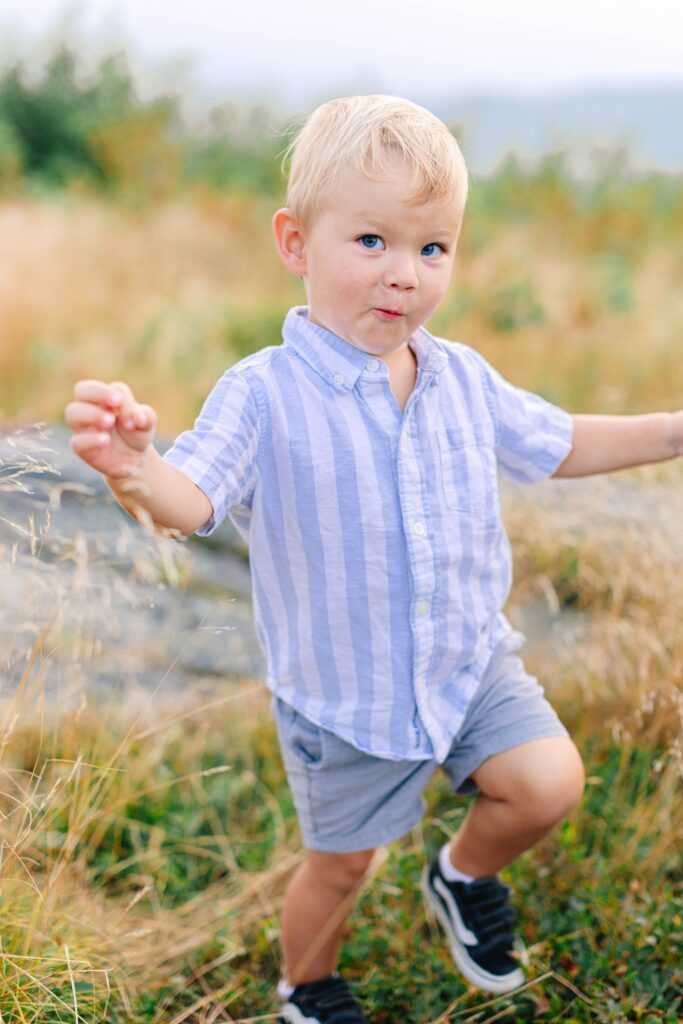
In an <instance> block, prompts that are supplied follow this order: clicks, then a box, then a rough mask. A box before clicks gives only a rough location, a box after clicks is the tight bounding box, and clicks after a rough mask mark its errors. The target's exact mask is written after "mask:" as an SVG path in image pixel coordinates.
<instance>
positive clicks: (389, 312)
mask: <svg viewBox="0 0 683 1024" xmlns="http://www.w3.org/2000/svg"><path fill="white" fill-rule="evenodd" d="M374 312H375V313H377V315H378V316H380V317H382V319H383V320H399V319H400V318H401V317H402V316H405V313H399V312H398V311H397V310H395V309H382V308H381V307H379V306H376V307H375V309H374Z"/></svg>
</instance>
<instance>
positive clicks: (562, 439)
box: [475, 353, 574, 483]
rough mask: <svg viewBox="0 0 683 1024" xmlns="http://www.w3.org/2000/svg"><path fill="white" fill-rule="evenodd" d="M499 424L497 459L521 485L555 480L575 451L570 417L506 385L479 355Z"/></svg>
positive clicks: (497, 424)
mask: <svg viewBox="0 0 683 1024" xmlns="http://www.w3.org/2000/svg"><path fill="white" fill-rule="evenodd" d="M475 355H476V357H477V361H478V362H479V365H480V369H481V372H482V374H483V376H484V383H485V386H486V388H487V391H488V398H489V403H490V405H491V406H492V411H493V415H494V418H495V422H496V458H497V460H498V464H499V465H500V467H501V469H503V470H504V472H506V473H507V475H508V476H511V477H512V478H513V480H517V481H518V482H519V483H534V482H535V481H538V480H545V479H547V478H548V477H550V476H552V475H553V473H554V472H555V470H556V469H557V468H558V466H559V465H560V463H562V462H563V461H564V459H565V458H566V457H567V455H568V454H569V452H570V451H571V448H572V442H573V436H574V421H573V419H572V416H571V415H570V413H568V412H566V411H565V410H564V409H560V408H559V407H558V406H556V405H553V404H552V403H551V402H548V401H546V400H545V399H544V398H541V396H540V395H536V394H534V393H533V392H531V391H525V390H524V388H519V387H516V386H515V385H514V384H510V383H509V381H506V380H505V379H504V378H503V377H501V375H500V374H499V373H498V371H497V370H494V369H493V367H492V366H490V365H489V363H487V362H486V360H485V359H484V358H483V357H482V356H481V355H479V353H475Z"/></svg>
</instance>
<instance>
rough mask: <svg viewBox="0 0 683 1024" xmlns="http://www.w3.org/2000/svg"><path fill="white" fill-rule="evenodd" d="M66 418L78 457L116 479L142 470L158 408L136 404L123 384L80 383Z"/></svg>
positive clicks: (72, 446)
mask: <svg viewBox="0 0 683 1024" xmlns="http://www.w3.org/2000/svg"><path fill="white" fill-rule="evenodd" d="M64 417H65V419H66V422H67V424H68V425H69V426H70V427H71V428H72V430H73V431H74V434H73V436H72V437H71V439H70V442H69V444H70V446H71V448H72V450H73V451H74V452H75V453H76V455H79V456H80V457H81V458H82V459H83V460H84V462H87V463H88V464H89V465H90V466H92V467H93V469H96V470H98V472H100V473H104V474H105V476H109V477H112V478H115V479H116V478H117V479H122V478H124V477H128V476H134V475H135V474H136V472H137V471H138V470H139V469H140V467H141V466H142V463H143V461H144V458H145V453H146V451H147V449H148V447H149V446H150V445H151V443H152V439H153V437H154V431H155V429H156V424H157V414H156V412H155V411H154V409H152V407H151V406H150V405H140V404H139V403H138V402H136V401H135V399H134V397H133V392H132V391H131V389H130V388H129V387H128V385H127V384H124V383H123V382H122V381H115V382H114V383H112V384H104V383H103V382H102V381H99V380H79V381H78V383H77V384H76V385H75V386H74V401H73V402H69V404H68V405H67V407H66V409H65V410H64Z"/></svg>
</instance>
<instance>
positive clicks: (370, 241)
mask: <svg viewBox="0 0 683 1024" xmlns="http://www.w3.org/2000/svg"><path fill="white" fill-rule="evenodd" d="M358 241H359V242H360V244H361V245H362V246H363V248H364V249H384V242H383V241H382V239H381V238H380V237H379V235H361V237H360V238H359V239H358Z"/></svg>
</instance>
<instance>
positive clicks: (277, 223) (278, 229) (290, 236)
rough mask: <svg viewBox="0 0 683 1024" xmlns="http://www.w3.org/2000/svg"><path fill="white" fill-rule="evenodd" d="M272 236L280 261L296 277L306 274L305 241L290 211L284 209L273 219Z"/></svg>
mask: <svg viewBox="0 0 683 1024" xmlns="http://www.w3.org/2000/svg"><path fill="white" fill-rule="evenodd" d="M273 234H274V235H275V244H276V246H277V251H278V253H279V254H280V259H281V260H282V262H283V263H284V265H285V266H286V267H287V270H291V272H292V273H293V274H296V276H297V277H303V276H304V275H305V273H306V239H305V238H304V231H303V228H302V226H301V225H300V224H299V222H298V221H297V220H296V218H295V217H294V215H293V213H292V211H291V210H289V209H287V207H284V208H283V209H282V210H278V211H277V213H276V214H275V216H274V217H273Z"/></svg>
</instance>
